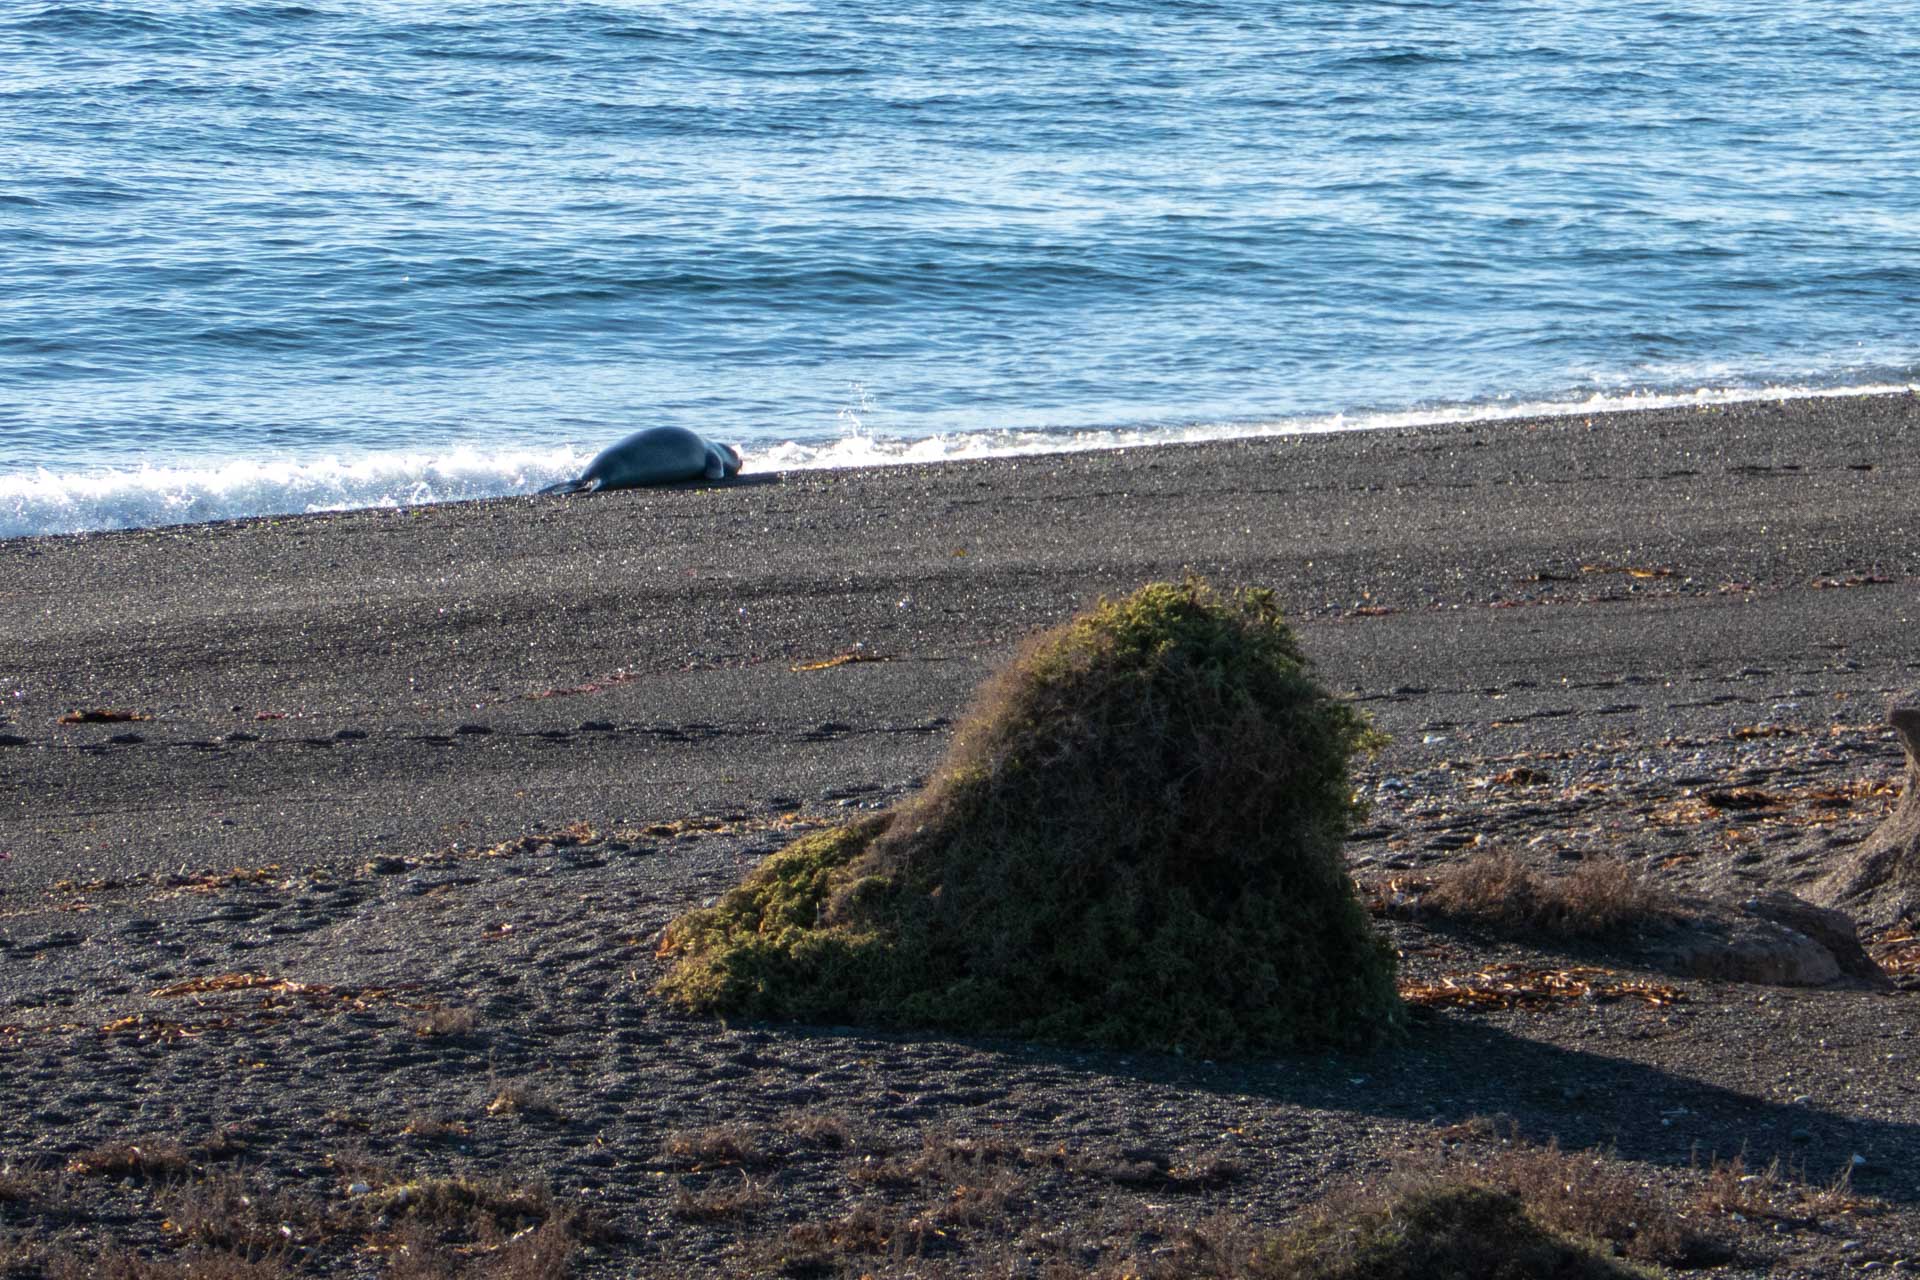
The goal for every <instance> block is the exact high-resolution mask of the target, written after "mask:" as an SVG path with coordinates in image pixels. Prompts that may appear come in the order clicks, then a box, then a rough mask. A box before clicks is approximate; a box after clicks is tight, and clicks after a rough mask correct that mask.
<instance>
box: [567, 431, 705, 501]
mask: <svg viewBox="0 0 1920 1280" xmlns="http://www.w3.org/2000/svg"><path fill="white" fill-rule="evenodd" d="M739 470H740V451H739V450H738V449H736V448H734V447H733V446H732V445H730V444H711V443H709V442H708V441H707V440H706V439H705V438H703V437H702V436H700V435H699V434H697V433H696V432H692V431H689V430H687V429H686V428H685V427H648V428H647V429H646V430H645V431H636V432H634V433H633V434H632V435H630V436H628V437H627V438H626V439H625V440H622V441H621V442H620V443H619V444H616V445H614V446H613V447H612V448H610V449H605V450H602V451H601V453H600V456H599V457H597V458H595V459H594V460H593V461H592V462H590V463H588V464H587V469H586V470H585V471H583V472H581V473H580V478H579V479H577V480H562V481H561V482H560V483H559V484H550V485H548V486H547V487H546V488H544V489H542V490H541V491H540V492H542V493H592V492H594V491H595V490H597V489H640V488H644V487H646V486H647V485H650V484H677V483H679V482H680V481H682V480H702V479H704V480H724V479H725V478H726V477H728V476H730V475H733V474H734V473H736V472H737V471H739Z"/></svg>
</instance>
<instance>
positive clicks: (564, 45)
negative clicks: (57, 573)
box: [0, 0, 1920, 537]
mask: <svg viewBox="0 0 1920 1280" xmlns="http://www.w3.org/2000/svg"><path fill="white" fill-rule="evenodd" d="M1916 381H1920V5H1916V4H1915V3H1914V2H1913V0H1895V2H1892V3H1889V2H1888V0H1870V2H1862V0H1822V2H1821V3H1817V4H1816V3H1806V2H1796V0H1670V2H1669V3H1660V4H1649V3H1644V2H1643V0H1553V2H1552V3H1546V2H1541V3H1533V2H1528V0H1322V2H1321V3H1315V4H1284V3H1274V2H1273V0H1265V2H1262V3H1255V2H1253V0H1153V2H1152V3H1146V2H1144V0H994V2H993V3H990V4H988V3H974V2H972V0H942V2H941V3H938V4H930V3H923V2H920V0H906V2H896V3H889V4H875V3H864V2H859V0H845V2H840V3H834V2H822V3H809V2H802V0H754V2H753V3H741V2H739V0H700V2H699V3H682V2H680V0H653V2H641V0H628V2H615V0H603V2H600V3H574V2H569V0H546V2H544V3H539V4H533V3H519V2H517V0H467V2H464V3H442V2H438V0H311V2H309V3H217V2H215V0H146V2H142V0H96V2H93V3H42V2H39V0H8V2H7V3H5V4H4V5H0V537H17V536H23V535H35V534H48V533H65V532H75V531H84V530H92V529H106V528H118V527H145V526H153V525H161V524H173V523H180V522H188V521H203V520H214V519H223V518H230V517H235V516H246V515H259V514H269V513H286V512H302V511H313V510H328V509H339V508H348V507H364V506H393V505H403V504H410V503H418V502H432V501H444V500H450V499H460V498H471V497H480V496H491V495H499V494H512V493H524V492H530V491H531V490H533V489H536V488H538V487H540V486H541V485H543V484H546V483H549V482H551V481H553V480H556V479H559V478H561V477H563V476H566V475H569V474H572V473H574V472H576V471H577V470H578V469H579V468H580V466H581V465H582V463H583V462H584V461H585V460H586V459H587V458H589V457H591V456H592V454H594V453H595V452H597V451H598V450H599V449H600V448H602V447H603V446H605V445H607V444H609V443H611V442H613V441H614V440H617V439H619V438H620V437H622V436H624V435H626V434H627V433H629V432H631V431H633V430H636V429H638V428H640V427H644V426H651V425H656V424H662V423H674V424H679V425H683V426H688V427H692V428H694V429H695V430H698V431H701V432H703V433H707V434H709V435H712V436H715V437H717V438H720V439H724V440H728V441H731V442H734V443H737V444H738V445H739V447H740V448H741V450H742V451H743V453H744V454H745V455H746V460H747V469H748V470H749V471H754V470H767V469H782V468H794V467H817V466H843V465H856V464H865V463H873V462H886V461H910V460H933V459H939V458H946V457H957V456H976V455H981V454H993V453H1014V452H1044V451H1056V450H1065V449H1076V448H1094V447H1102V446H1106V445H1114V444H1135V443H1150V442H1154V441H1162V440H1179V439H1195V438H1207V437H1217V436H1233V435H1254V434H1265V433H1277V432H1294V431H1319V430H1331V429H1349V428H1364V427H1368V426H1378V425H1385V424H1393V423H1406V422H1426V421H1448V420H1459V419H1467V418H1486V417H1497V416H1503V415H1513V414H1519V413H1531V412H1555V411H1566V412H1571V411H1591V410H1592V409H1595V408H1608V407H1625V406H1632V405H1645V404H1659V403H1669V402H1688V401H1691V400H1714V399H1746V398H1756V397H1764V396H1774V395H1782V396H1784V395H1804V394H1821V393H1826V392H1831V391H1836V390H1842V389H1848V388H1874V387H1904V386H1908V385H1910V384H1913V383H1915V382H1916Z"/></svg>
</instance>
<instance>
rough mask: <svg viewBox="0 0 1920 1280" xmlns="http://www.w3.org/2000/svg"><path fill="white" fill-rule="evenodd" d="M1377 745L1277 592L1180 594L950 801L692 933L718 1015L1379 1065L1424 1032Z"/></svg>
mask: <svg viewBox="0 0 1920 1280" xmlns="http://www.w3.org/2000/svg"><path fill="white" fill-rule="evenodd" d="M1375 743H1376V735H1375V734H1374V733H1373V731H1372V730H1371V729H1370V728H1369V727H1368V725H1367V723H1366V721H1365V720H1364V719H1363V718H1362V717H1361V716H1360V715H1359V714H1358V713H1356V712H1355V711H1354V710H1353V709H1352V708H1351V707H1349V706H1347V705H1346V704H1345V703H1342V702H1339V701H1337V700H1335V699H1334V698H1332V697H1331V696H1329V695H1328V694H1327V692H1326V691H1325V690H1324V689H1322V688H1321V687H1320V686H1319V684H1318V683H1317V682H1316V681H1315V680H1314V679H1313V678H1312V677H1311V676H1310V675H1309V673H1308V670H1307V663H1306V659H1305V658H1304V657H1303V655H1302V654H1301V652H1300V648H1299V645H1298V643H1297V641H1296V640H1295V638H1294V635H1293V632H1292V631H1291V629H1290V628H1288V627H1287V625H1286V624H1285V623H1284V622H1283V621H1282V620H1281V618H1280V615H1279V611H1278V609H1277V607H1276V605H1275V603H1274V600H1273V596H1272V594H1271V593H1270V592H1264V591H1246V592H1242V593H1239V594H1237V595H1231V596H1227V595H1221V594H1219V593H1216V592H1215V591H1213V590H1212V589H1211V588H1210V587H1208V586H1207V585H1206V584H1205V583H1203V582H1200V581H1198V580H1189V581H1187V582H1185V583H1182V584H1178V585H1176V584H1170V583H1155V584H1150V585H1148V586H1146V587H1143V588H1141V589H1140V590H1139V591H1137V592H1135V593H1134V594H1133V595H1131V596H1128V597H1126V598H1125V599H1121V600H1116V601H1102V602H1101V603H1100V605H1099V606H1098V607H1096V608H1095V609H1093V610H1092V611H1090V612H1088V613H1086V614H1083V615H1081V616H1080V617H1078V618H1075V619H1074V620H1073V621H1071V622H1069V623H1067V624H1066V625H1064V626H1062V627H1060V628H1058V629H1056V630H1053V631H1049V632H1046V633H1044V634H1042V635H1040V636H1038V637H1036V638H1035V639H1033V640H1032V641H1030V642H1029V643H1028V644H1027V645H1026V646H1025V647H1024V648H1023V650H1022V651H1021V653H1020V654H1019V655H1018V656H1017V657H1016V659H1015V660H1014V661H1013V662H1012V663H1011V664H1010V665H1009V666H1008V667H1007V669H1006V670H1004V671H1003V672H1001V673H1000V674H999V675H998V676H997V677H995V678H994V679H993V680H991V681H989V682H988V684H987V685H986V686H985V688H984V689H983V690H982V692H981V694H980V697H979V699H978V702H977V704H976V706H975V707H974V709H973V710H972V712H971V713H970V714H969V715H968V716H967V717H966V718H965V719H964V720H963V722H962V723H961V724H960V726H959V727H958V729H957V730H956V732H955V739H954V745H953V748H952V750H951V751H950V752H949V754H948V757H947V759H946V761H945V762H944V763H943V765H942V767H941V768H940V770H939V771H938V772H937V773H936V775H935V776H934V778H933V780H932V781H931V782H930V783H929V784H928V786H927V787H926V788H925V789H924V790H923V791H922V792H921V793H920V794H919V795H918V796H916V797H914V798H913V799H912V800H910V801H908V802H906V803H905V804H903V805H902V806H901V807H900V808H898V809H897V810H895V811H893V812H891V813H889V814H885V815H882V816H880V817H878V818H876V819H873V820H870V821H867V822H865V823H861V824H858V825H854V826H849V827H845V828H842V829H839V830H836V831H832V832H828V833H824V834H820V835H815V836H810V837H807V838H805V839H802V840H799V841H797V842H796V843H794V844H793V845H791V846H789V847H788V848H787V849H785V850H783V851H781V852H780V853H777V854H775V855H773V856H772V857H771V858H769V859H767V861H766V862H765V863H763V864H762V865H761V866H760V867H758V868H757V869H756V870H755V871H754V872H753V873H752V874H751V875H750V876H749V877H748V878H747V880H746V881H745V882H744V883H743V884H742V885H741V886H740V887H739V888H738V889H736V890H734V891H733V892H731V893H729V894H728V895H727V896H726V897H725V898H723V899H722V900H721V901H720V902H718V903H717V904H715V905H714V906H713V907H711V908H708V909H706V910H701V911H695V912H692V913H691V914H689V915H686V916H684V917H682V918H681V919H679V920H677V921H676V922H674V924H673V925H672V926H670V927H669V929H668V931H667V934H666V936H665V938H664V940H663V950H664V951H666V952H667V953H669V954H673V955H676V956H677V957H678V963H677V965H676V966H675V967H674V969H673V970H672V971H671V972H670V973H669V975H668V976H667V977H666V978H665V979H664V980H663V982H662V983H661V990H662V991H664V992H665V993H666V994H667V995H668V996H670V997H671V998H673V999H674V1000H676V1001H677V1002H679V1003H681V1004H683V1005H685V1006H687V1007H690V1008H694V1009H700V1010H706V1011H710V1012H716V1013H730V1014H742V1015H747V1016H752V1017H771V1018H792V1019H799V1020H803V1021H815V1022H818V1021H846V1022H855V1023H862V1024H869V1025H883V1026H889V1025H890V1026H922V1027H939V1028H945V1029H948V1030H953V1031H960V1032H968V1033H977V1034H988V1035H1006V1036H1014V1037H1021V1038H1029V1039H1041V1040H1054V1041H1064V1042H1071V1043H1082V1044H1094V1045H1104V1046H1113V1047H1123V1046H1126V1047H1144V1048H1156V1049H1179V1050H1183V1051H1185V1052H1188V1053H1199V1054H1239V1053H1249V1052H1260V1051H1268V1050H1275V1049H1287V1048H1297V1047H1302V1046H1307V1045H1328V1046H1336V1047H1354V1048H1359V1047H1365V1046H1369V1045H1371V1044H1374V1043H1376V1042H1377V1041H1379V1040H1380V1039H1382V1038H1383V1037H1384V1036H1386V1035H1389V1034H1391V1033H1392V1032H1393V1031H1394V1030H1395V1029H1396V1028H1397V1027H1398V1026H1399V1025H1400V1022H1401V1019H1402V1013H1401V1008H1400V1004H1399V1000H1398V996H1397V995H1396V993H1395V990H1394V983H1393V959H1392V955H1391V952H1390V951H1388V950H1387V948H1386V947H1385V946H1384V945H1383V944H1382V943H1381V942H1380V940H1379V939H1378V938H1376V937H1375V935H1374V933H1373V931H1372V928H1371V926H1370V924H1369V922H1368V920H1367V918H1366V914H1365V912H1364V910H1363V909H1362V908H1361V906H1360V904H1359V902H1358V900H1357V899H1356V898H1355V895H1354V892H1353V886H1352V882H1351V880H1350V879H1349V878H1348V876H1347V873H1346V869H1345V866H1344V863H1343V862H1342V859H1341V855H1340V845H1341V841H1342V839H1343V837H1344V836H1345V834H1346V832H1347V830H1348V829H1349V827H1350V825H1351V824H1352V822H1353V820H1354V819H1355V817H1356V816H1357V804H1356V801H1355V799H1354V796H1353V792H1352V786H1351V783H1350V781H1349V779H1348V762H1349V760H1350V758H1351V757H1352V755H1353V753H1354V752H1355V751H1356V750H1362V749H1368V750H1370V749H1372V748H1373V747H1374V745H1375Z"/></svg>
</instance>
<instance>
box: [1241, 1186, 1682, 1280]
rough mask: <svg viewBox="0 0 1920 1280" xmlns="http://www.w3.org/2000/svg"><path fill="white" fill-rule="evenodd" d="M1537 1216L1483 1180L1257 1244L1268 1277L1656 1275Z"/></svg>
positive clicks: (1431, 1279) (1370, 1279)
mask: <svg viewBox="0 0 1920 1280" xmlns="http://www.w3.org/2000/svg"><path fill="white" fill-rule="evenodd" d="M1604 1247H1605V1246H1603V1245H1599V1244H1597V1243H1596V1242H1594V1241H1587V1240H1576V1239H1574V1238H1573V1237H1571V1236H1566V1235H1562V1234H1561V1233H1560V1232H1558V1231H1555V1230H1553V1229H1552V1228H1550V1227H1547V1226H1544V1225H1542V1224H1541V1223H1539V1222H1536V1221H1535V1220H1534V1219H1533V1217H1532V1216H1531V1215H1529V1214H1528V1213H1527V1210H1526V1207H1525V1205H1524V1204H1522V1203H1521V1200H1520V1198H1519V1197H1518V1196H1515V1195H1512V1194H1510V1193H1508V1192H1504V1191H1496V1190H1493V1189H1492V1188H1489V1187H1477V1186H1466V1185H1441V1186H1436V1187H1432V1188H1428V1189H1424V1190H1418V1191H1412V1192H1409V1193H1407V1194H1406V1195H1404V1196H1402V1197H1401V1198H1400V1199H1399V1200H1397V1201H1395V1202H1394V1203H1392V1204H1389V1205H1385V1206H1382V1207H1380V1208H1378V1209H1375V1210H1372V1211H1370V1212H1367V1213H1363V1214H1361V1215H1359V1216H1357V1217H1355V1218H1352V1219H1330V1220H1328V1221H1326V1222H1322V1223H1320V1224H1318V1225H1317V1226H1315V1227H1312V1228H1308V1229H1305V1230H1302V1231H1299V1232H1296V1233H1294V1234H1293V1235H1292V1236H1291V1237H1288V1238H1286V1239H1284V1240H1282V1241H1280V1242H1279V1243H1277V1244H1276V1245H1274V1246H1271V1247H1269V1248H1267V1249H1265V1250H1263V1251H1262V1252H1261V1254H1260V1255H1259V1256H1258V1257H1257V1258H1256V1259H1255V1265H1254V1267H1253V1269H1252V1270H1253V1274H1255V1275H1257V1276H1260V1277H1272V1278H1273V1280H1654V1277H1655V1276H1656V1275H1657V1274H1658V1273H1657V1272H1654V1271H1651V1270H1648V1269H1647V1268H1644V1267H1639V1266H1636V1265H1634V1264H1633V1263H1630V1262H1626V1261H1624V1260H1621V1259H1616V1258H1613V1257H1610V1256H1608V1255H1607V1254H1606V1253H1604V1252H1603V1251H1602V1250H1603V1249H1604Z"/></svg>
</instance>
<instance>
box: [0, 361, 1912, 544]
mask: <svg viewBox="0 0 1920 1280" xmlns="http://www.w3.org/2000/svg"><path fill="white" fill-rule="evenodd" d="M1915 391H1920V387H1915V386H1912V385H1909V384H1906V383H1891V384H1876V385H1867V386H1852V387H1805V386H1796V387H1770V388H1766V389H1762V390H1754V389H1726V388H1714V387H1703V388H1701V389H1699V390H1695V391H1689V392H1660V393H1653V392H1621V393H1607V392H1600V393H1595V394H1593V395H1590V396H1586V397H1583V398H1578V399H1560V400H1532V401H1519V400H1513V401H1507V400H1497V401H1478V402H1473V403H1466V404H1450V405H1432V406H1422V407H1416V408H1411V409H1396V410H1391V411H1382V412H1354V413H1332V414H1322V415H1306V416H1300V417H1293V418H1282V419H1275V420H1272V421H1266V422H1259V421H1253V422H1247V421H1242V422H1212V423H1188V424H1173V425H1166V426H1151V427H1126V428H1113V429H1102V430H1074V431H1041V430H1004V431H992V430H988V431H973V432H955V433H949V434H942V435H929V436H922V437H917V438H905V437H900V438H889V437H886V436H879V435H874V434H871V433H869V432H868V431H867V430H866V429H865V428H864V427H862V426H861V424H860V422H859V420H858V418H856V417H852V416H851V415H848V416H846V425H847V431H846V433H845V434H843V435H840V436H838V437H836V438H833V439H829V440H818V441H781V442H776V443H770V444H765V445H755V444H753V443H751V442H747V443H746V444H745V445H744V446H743V449H742V452H743V453H744V454H745V457H746V468H745V469H746V471H748V472H767V471H798V470H819V469H828V468H846V467H871V466H900V465H907V464H913V463H936V462H948V461H955V460H959V459H968V458H997V457H1019V456H1026V455H1034V454H1049V453H1078V452H1085V451H1089V450H1095V449H1125V448H1136V447H1140V446H1145V445H1157V444H1178V443H1191V442H1199V441H1210V440H1232V439H1247V438H1259V437H1267V436H1292V435H1311V434H1326V433H1331V432H1337V431H1369V430H1387V429H1392V428H1397V427H1418V426H1437V425H1446V424H1457V423H1466V422H1489V421H1503V420H1512V419H1516V418H1537V417H1568V416H1577V415H1581V414H1601V413H1611V412H1617V411H1621V410H1632V409H1666V408H1676V407H1686V406H1707V405H1722V404H1739V403H1749V402H1754V401H1777V400H1804V399H1814V398H1822V397H1836V396H1853V395H1874V394H1886V393H1895V392H1915ZM592 456H593V450H592V449H581V448H576V447H574V446H572V445H557V446H553V447H550V448H540V449H527V448H514V449H486V448H480V447H472V448H466V447H463V448H458V449H450V450H447V451H444V452H439V453H429V452H421V451H411V452H393V453H373V454H368V455H365V456H361V457H357V458H339V457H326V458H317V459H277V460H275V459H267V460H253V459H232V460H227V461H221V462H216V463H209V464H206V465H201V466H195V465H191V464H185V463H182V464H176V465H171V466H143V467H140V468H137V469H111V468H95V469H89V470H79V471H73V472H60V473H55V472H50V471H46V470H35V471H30V472H16V473H13V474H0V538H18V537H31V536H35V535H42V534H66V533H88V532H97V531H101V530H109V529H138V528H154V527H158V526H161V525H172V524H194V523H203V522H207V521H214V520H230V519H238V518H242V517H248V516H273V515H294V514H301V513H311V512H320V511H346V510H353V509H359V508H369V507H410V506H419V505H422V504H425V503H434V502H457V501H462V500H466V499H471V498H493V497H504V496H507V495H512V494H526V493H532V492H534V491H535V490H537V489H540V488H541V487H543V486H545V485H548V484H551V483H553V482H555V481H557V480H562V479H566V478H568V477H571V476H575V475H578V474H579V473H580V471H581V469H582V468H583V467H584V466H585V465H586V463H587V462H588V460H590V459H591V458H592Z"/></svg>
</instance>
